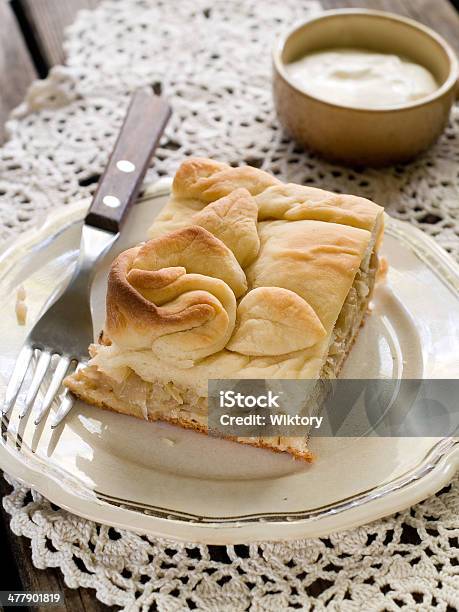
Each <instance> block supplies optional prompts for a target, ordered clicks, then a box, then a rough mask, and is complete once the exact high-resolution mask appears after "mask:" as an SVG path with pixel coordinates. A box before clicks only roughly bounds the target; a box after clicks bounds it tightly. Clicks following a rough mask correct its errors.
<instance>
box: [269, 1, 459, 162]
mask: <svg viewBox="0 0 459 612" xmlns="http://www.w3.org/2000/svg"><path fill="white" fill-rule="evenodd" d="M333 47H335V48H336V47H353V48H362V49H369V50H372V51H376V52H382V53H392V54H397V55H399V56H402V57H404V58H407V59H409V60H411V61H413V62H416V63H418V64H421V65H422V66H424V67H425V68H427V69H428V70H429V71H430V72H431V73H432V74H433V76H434V77H435V79H436V81H437V83H438V84H439V85H438V89H436V90H435V91H434V92H433V93H431V94H430V95H428V96H426V97H425V98H422V99H420V100H416V101H414V102H409V103H405V104H400V105H396V106H390V107H382V108H377V109H374V108H373V109H372V108H357V107H353V106H346V105H339V104H336V103H332V102H328V101H327V100H325V99H320V98H318V97H314V96H313V95H311V94H309V93H305V92H304V91H302V90H301V89H299V87H298V86H297V85H295V83H294V82H292V79H291V78H290V77H289V74H288V71H287V69H286V65H288V64H289V63H290V62H292V61H295V60H297V59H299V58H301V57H302V56H303V55H305V54H307V53H311V52H314V51H319V50H325V49H331V48H333ZM273 64H274V70H273V94H274V102H275V106H276V110H277V113H278V116H279V119H280V121H281V123H282V125H283V127H284V129H285V130H286V131H287V132H288V133H289V134H290V135H291V136H292V137H293V138H294V139H295V140H297V141H298V142H299V143H300V144H302V145H304V146H305V147H307V148H309V149H312V150H313V151H315V152H317V153H319V154H321V155H322V156H324V157H326V158H328V159H331V160H334V161H338V162H342V163H346V164H359V165H371V166H381V165H387V164H391V163H397V162H403V161H407V160H409V159H411V158H413V157H414V156H416V155H418V154H419V153H420V152H422V151H424V150H425V149H427V148H428V147H429V146H430V145H432V143H434V142H435V140H436V139H437V138H438V136H439V135H440V134H441V132H442V131H443V129H444V128H445V126H446V124H447V122H448V117H449V113H450V110H451V106H452V104H453V102H454V99H455V96H456V93H457V86H458V78H459V68H458V61H457V58H456V55H455V53H454V51H453V50H452V48H451V47H450V45H449V44H448V43H447V42H446V41H445V40H444V39H443V38H442V37H441V36H439V35H438V34H437V33H436V32H434V31H433V30H431V29H430V28H428V27H426V26H424V25H422V24H420V23H418V22H416V21H413V20H412V19H408V18H406V17H401V16H399V15H395V14H392V13H386V12H381V11H373V10H361V9H341V10H332V11H325V12H324V13H322V14H320V15H319V16H316V17H313V18H311V19H309V20H308V21H306V22H305V23H303V24H301V25H300V26H297V27H296V28H294V29H293V30H292V31H290V32H289V33H288V34H287V35H286V36H285V37H283V38H282V39H281V40H280V41H279V42H278V44H277V45H276V46H275V49H274V52H273Z"/></svg>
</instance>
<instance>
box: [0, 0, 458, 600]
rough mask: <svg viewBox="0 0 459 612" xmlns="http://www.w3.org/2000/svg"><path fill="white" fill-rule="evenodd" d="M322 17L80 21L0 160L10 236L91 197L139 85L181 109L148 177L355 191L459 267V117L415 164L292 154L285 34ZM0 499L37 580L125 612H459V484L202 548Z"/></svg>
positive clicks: (289, 5)
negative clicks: (190, 161)
mask: <svg viewBox="0 0 459 612" xmlns="http://www.w3.org/2000/svg"><path fill="white" fill-rule="evenodd" d="M317 10H320V7H319V5H318V4H316V3H315V2H312V1H308V0H304V1H300V0H282V2H275V1H274V0H270V1H269V2H268V1H267V2H260V1H257V0H213V1H212V2H209V1H207V0H180V2H179V1H178V0H177V1H170V0H169V1H168V0H119V1H111V2H104V3H103V4H102V5H100V7H99V8H98V9H96V10H95V11H93V12H88V11H82V12H81V13H80V15H79V17H78V19H77V21H76V23H75V24H74V25H73V26H72V27H71V28H70V29H69V31H68V35H67V43H66V51H67V55H68V60H67V64H66V65H65V66H59V67H56V68H54V69H53V70H52V72H51V74H50V76H49V78H48V79H46V80H45V81H39V82H36V83H35V84H34V85H33V86H32V87H31V89H30V91H29V92H28V95H27V98H26V100H25V101H24V103H23V104H22V105H21V106H20V107H19V108H18V109H16V111H15V112H14V113H13V115H12V118H11V120H10V121H9V122H8V124H7V131H8V134H9V140H8V142H7V143H6V144H5V145H4V147H3V148H2V149H1V150H0V232H1V238H2V239H7V238H9V237H11V238H14V236H16V235H18V233H19V232H21V231H22V230H24V229H26V228H30V227H33V226H34V225H35V224H36V223H37V222H39V221H40V218H41V217H42V216H43V215H45V214H46V213H47V211H49V210H51V209H52V208H54V207H55V206H61V205H65V204H67V203H69V202H72V201H74V200H75V199H76V198H80V197H85V196H87V195H89V194H90V193H92V192H93V190H94V188H95V185H96V183H97V179H98V177H99V175H100V173H101V171H102V169H103V167H104V164H105V163H106V161H107V155H108V153H109V151H110V149H111V146H112V145H113V142H114V138H115V136H116V133H117V130H118V128H119V126H120V123H121V121H122V118H123V115H124V112H125V110H126V106H127V103H128V97H129V94H130V92H132V90H133V89H134V88H136V87H137V86H140V85H145V84H150V85H153V87H154V88H155V90H156V91H160V90H162V91H163V93H164V94H165V95H167V96H168V97H169V99H170V101H171V102H172V104H173V107H174V115H173V119H172V121H171V123H170V125H169V127H168V129H167V133H166V136H165V137H164V138H163V141H162V145H161V147H160V149H159V151H158V154H157V156H156V159H155V161H154V166H153V167H152V168H151V169H150V170H149V176H148V178H149V179H151V180H154V179H155V178H156V177H158V176H161V175H166V174H172V173H174V172H175V170H176V168H177V166H178V164H179V163H180V161H181V160H182V159H183V158H184V157H185V156H188V155H203V156H209V157H213V158H215V159H217V160H221V161H226V162H229V163H230V164H232V165H237V164H244V163H248V164H251V165H254V166H257V167H261V168H263V169H266V170H268V171H270V172H273V173H274V174H276V175H277V176H279V177H280V178H282V179H283V180H289V181H294V182H299V183H307V184H313V185H317V186H323V187H326V188H327V189H331V190H335V191H341V192H350V193H357V194H361V195H364V196H367V197H370V198H372V199H374V200H375V201H376V202H378V203H379V204H382V205H384V206H386V209H387V210H388V212H390V214H392V215H394V216H396V217H399V218H402V219H406V220H409V221H410V223H412V224H414V225H416V226H417V227H419V228H421V229H422V230H424V231H426V232H427V233H429V234H430V235H431V236H433V237H435V238H436V239H437V240H438V242H439V243H440V244H441V245H442V246H443V247H444V248H445V249H446V250H448V251H449V252H450V253H452V254H453V256H455V257H456V258H457V259H458V258H459V238H458V236H459V206H458V202H459V193H458V191H459V176H458V162H459V110H458V109H455V110H454V111H453V114H452V117H451V122H450V125H449V126H448V128H447V129H446V131H445V133H444V135H443V136H442V137H441V139H440V141H439V142H438V143H437V145H435V147H434V148H433V149H431V150H430V151H429V152H428V153H426V154H425V155H423V156H422V157H420V158H419V159H418V160H416V161H415V162H413V163H411V164H406V165H401V166H396V167H391V168H387V169H384V170H366V169H363V168H359V169H354V170H348V169H344V168H342V167H339V166H335V165H332V164H328V163H326V162H324V161H322V160H319V159H317V158H316V157H315V156H313V155H310V154H308V153H305V152H303V151H301V150H300V149H298V148H297V147H296V146H295V144H294V143H293V142H291V141H290V140H289V139H288V138H286V137H285V136H284V135H283V134H282V131H281V129H280V127H279V125H278V122H277V119H276V116H275V113H274V111H273V108H272V101H271V92H270V71H271V68H270V50H271V47H272V44H273V41H274V39H275V37H276V36H277V35H278V34H280V33H281V32H282V31H283V30H284V29H285V28H287V27H289V26H290V25H292V24H293V23H294V22H295V21H297V20H300V19H304V18H305V17H306V16H307V15H309V14H311V12H312V11H317ZM13 487H14V490H13V492H12V493H11V494H10V495H8V496H7V497H5V498H4V500H3V503H4V506H5V508H6V510H7V511H8V512H9V514H10V515H11V517H12V519H11V527H12V529H13V531H14V532H15V533H17V534H21V535H25V536H26V537H29V538H30V539H31V543H32V558H33V562H34V564H35V565H36V566H37V567H39V568H45V567H60V568H61V570H62V572H63V573H64V575H65V579H66V582H67V583H68V584H69V585H70V586H71V587H79V586H83V587H91V588H94V589H96V594H97V597H98V598H99V599H100V600H101V601H103V602H105V603H107V604H111V605H117V606H120V607H122V608H123V609H126V610H148V609H149V608H154V607H155V606H156V608H157V609H158V610H161V611H167V612H171V611H173V610H187V609H199V610H211V611H214V610H215V611H217V610H218V611H219V612H222V611H224V610H228V611H239V610H241V611H242V610H247V609H251V610H272V611H273V612H277V611H279V610H284V609H301V610H309V609H315V610H321V609H324V608H326V607H327V608H329V609H331V610H395V609H399V608H404V607H405V608H406V609H410V610H412V609H414V608H416V609H420V610H421V609H422V610H429V609H432V608H434V607H435V608H438V609H439V610H454V609H456V608H459V580H458V537H459V479H455V480H454V482H453V483H452V484H451V485H450V486H449V487H447V488H446V489H444V490H443V491H442V492H441V493H439V494H438V495H436V496H434V497H431V498H430V499H428V500H427V501H425V502H423V503H421V504H418V505H417V506H415V507H413V508H411V509H409V510H407V511H405V512H403V513H399V514H397V515H394V516H391V517H388V518H385V519H384V520H381V521H377V522H375V523H372V524H370V525H366V526H364V527H361V528H359V529H356V530H353V531H350V532H346V533H340V534H336V535H332V536H330V537H328V538H320V539H310V540H304V541H295V542H289V543H284V544H270V543H260V544H258V545H251V546H234V547H232V546H228V547H226V548H222V547H215V546H197V545H194V544H188V545H185V544H178V543H176V542H171V541H167V542H166V541H162V540H159V539H153V538H150V537H140V536H138V535H135V534H133V533H129V532H121V533H120V532H117V531H116V530H115V529H113V528H108V527H104V526H100V525H96V524H94V523H92V522H90V521H86V520H84V519H81V518H79V517H76V516H74V515H71V514H69V513H68V512H66V511H64V510H61V509H59V508H55V507H53V506H52V505H51V504H50V503H49V502H48V501H46V500H45V499H43V498H42V497H41V496H40V495H38V494H36V493H34V492H31V491H29V489H28V488H27V487H25V486H22V485H21V484H20V483H17V482H13Z"/></svg>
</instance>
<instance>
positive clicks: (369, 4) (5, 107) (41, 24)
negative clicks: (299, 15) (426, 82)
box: [0, 0, 459, 612]
mask: <svg viewBox="0 0 459 612" xmlns="http://www.w3.org/2000/svg"><path fill="white" fill-rule="evenodd" d="M99 1H100V0H11V1H8V0H0V143H1V142H2V141H3V140H4V139H5V132H4V129H3V126H4V122H5V121H6V119H7V117H8V114H9V112H10V111H11V109H12V108H14V107H15V106H16V105H17V104H19V103H20V102H21V100H22V99H23V97H24V94H25V92H26V90H27V87H28V85H29V83H30V82H31V81H32V80H33V79H35V78H43V77H45V76H46V74H47V72H48V70H49V69H50V67H51V66H53V65H55V64H59V63H62V62H63V61H64V52H63V48H62V41H63V30H64V28H65V27H66V26H67V25H69V24H70V23H72V22H73V20H74V19H75V15H76V13H77V11H78V10H79V9H82V8H85V9H91V8H94V7H96V6H97V4H99ZM260 1H262V0H260ZM298 1H300V0H298ZM321 3H322V6H324V8H338V7H365V8H372V9H379V10H387V11H392V12H395V13H400V14H403V15H407V16H409V17H413V18H414V19H417V20H418V21H421V22H423V23H425V24H427V25H429V26H431V27H432V28H434V29H435V30H437V31H438V32H440V33H441V34H442V35H443V36H444V37H445V38H446V39H447V40H448V41H449V42H450V43H451V45H452V46H453V47H454V49H455V50H456V52H457V53H458V54H459V16H458V13H457V12H456V10H455V7H456V9H459V0H452V1H449V0H321ZM9 489H10V488H9V486H8V484H7V483H6V481H5V480H4V479H3V478H0V495H1V496H2V497H3V495H5V494H7V493H8V491H9ZM0 546H1V548H0V550H1V568H2V569H1V572H0V590H25V591H62V592H63V593H64V595H65V602H64V604H63V605H61V606H58V607H55V608H53V610H55V611H56V612H64V611H66V612H70V611H71V612H80V611H83V610H91V611H94V612H97V611H98V610H108V609H109V608H108V606H105V605H103V604H101V603H100V602H99V601H98V600H97V599H96V598H95V596H94V593H93V591H89V590H87V589H70V588H68V587H67V586H66V585H65V584H64V580H63V577H62V574H61V573H60V571H59V570H58V569H47V570H37V569H35V568H34V566H33V564H32V561H31V549H30V541H29V540H28V539H27V538H23V537H18V536H15V535H14V534H13V533H12V532H11V531H10V529H9V518H8V515H7V514H6V512H5V511H4V510H3V508H2V509H1V511H0ZM35 609H38V610H42V609H43V610H44V608H35ZM0 610H1V607H0Z"/></svg>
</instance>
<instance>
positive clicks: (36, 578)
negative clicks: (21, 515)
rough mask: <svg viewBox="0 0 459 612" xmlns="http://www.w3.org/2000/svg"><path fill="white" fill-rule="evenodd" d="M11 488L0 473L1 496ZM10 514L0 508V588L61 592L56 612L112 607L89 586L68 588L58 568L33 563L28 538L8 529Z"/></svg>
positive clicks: (98, 611) (102, 611) (101, 611)
mask: <svg viewBox="0 0 459 612" xmlns="http://www.w3.org/2000/svg"><path fill="white" fill-rule="evenodd" d="M10 490H11V487H10V485H8V483H7V482H6V481H5V480H4V478H3V476H2V475H1V473H0V496H1V497H2V498H3V496H4V495H7V494H8V493H9V492H10ZM9 522H10V517H9V514H8V513H7V512H6V511H5V510H4V509H3V506H2V507H1V509H0V544H1V551H2V571H1V572H0V576H1V590H14V589H18V590H23V591H30V592H33V591H49V592H54V593H56V592H62V593H63V594H64V602H63V603H62V604H59V605H58V606H56V607H53V608H52V610H54V611H55V612H106V611H107V610H112V609H114V608H112V607H110V606H106V605H105V604H103V603H101V602H100V601H99V600H98V599H96V597H95V595H94V591H93V590H90V589H81V588H80V589H71V588H69V587H68V586H67V585H66V584H65V582H64V577H63V575H62V573H61V571H60V570H59V569H58V568H48V569H46V570H44V571H43V570H38V569H36V568H35V567H34V565H33V563H32V556H31V549H30V540H29V539H28V538H26V537H22V536H17V535H15V534H14V533H13V532H12V531H11V529H10V528H9ZM49 609H50V608H49V607H46V606H37V607H34V608H33V610H36V611H37V612H48V611H49Z"/></svg>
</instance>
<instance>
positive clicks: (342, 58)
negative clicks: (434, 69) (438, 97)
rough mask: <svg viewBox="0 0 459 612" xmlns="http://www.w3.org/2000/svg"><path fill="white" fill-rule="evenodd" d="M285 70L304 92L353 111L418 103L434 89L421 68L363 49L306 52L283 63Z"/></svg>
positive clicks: (429, 74) (426, 71)
mask: <svg viewBox="0 0 459 612" xmlns="http://www.w3.org/2000/svg"><path fill="white" fill-rule="evenodd" d="M286 69H287V72H288V74H289V75H290V78H291V80H292V82H294V83H295V84H296V85H297V86H298V87H299V88H300V89H302V90H303V91H304V92H306V93H309V94H311V95H313V96H316V97H317V98H322V99H323V100H328V101H330V102H334V103H335V104H344V105H346V106H355V107H356V108H383V107H387V106H398V105H400V104H406V103H407V102H413V101H415V100H421V99H422V98H425V97H426V96H428V95H429V94H431V93H433V92H434V91H435V90H436V89H438V83H437V81H436V80H435V77H434V76H433V74H432V73H431V72H429V70H427V69H426V68H424V66H421V65H420V64H417V63H415V62H412V61H410V60H408V59H405V58H402V57H399V56H398V55H394V54H391V53H376V52H375V51H370V50H366V49H349V48H335V49H330V50H326V51H317V52H315V53H308V54H306V55H305V56H304V57H302V58H300V59H298V60H296V61H294V62H291V63H290V64H287V66H286Z"/></svg>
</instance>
